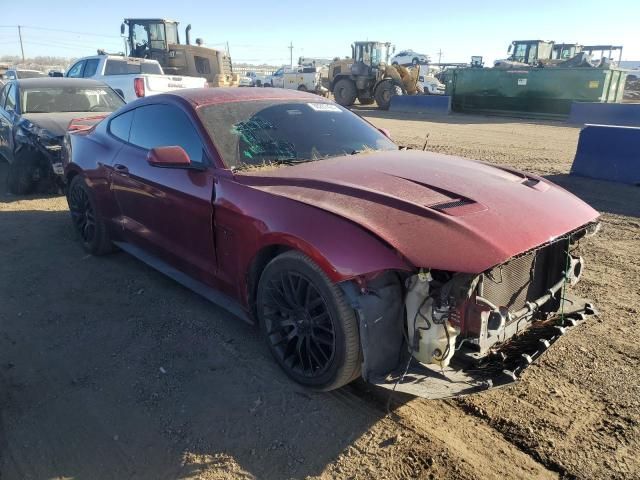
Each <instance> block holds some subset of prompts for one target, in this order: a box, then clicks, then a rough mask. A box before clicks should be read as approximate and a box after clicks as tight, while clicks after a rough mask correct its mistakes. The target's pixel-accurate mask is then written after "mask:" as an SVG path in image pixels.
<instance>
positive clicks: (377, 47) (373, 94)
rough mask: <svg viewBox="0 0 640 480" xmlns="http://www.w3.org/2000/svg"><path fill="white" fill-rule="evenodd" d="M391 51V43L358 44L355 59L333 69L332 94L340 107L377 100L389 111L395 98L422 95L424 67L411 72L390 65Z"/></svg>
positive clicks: (338, 61)
mask: <svg viewBox="0 0 640 480" xmlns="http://www.w3.org/2000/svg"><path fill="white" fill-rule="evenodd" d="M390 48H391V44H390V43H381V42H369V41H366V42H355V43H353V44H352V45H351V58H346V59H336V60H334V61H333V62H332V63H331V64H330V65H329V85H330V90H331V91H332V92H333V96H334V97H335V100H336V102H337V103H339V104H340V105H342V106H350V105H353V103H354V102H355V101H356V98H357V99H358V100H359V102H360V104H362V105H369V104H372V103H373V102H374V100H375V102H376V103H377V104H378V107H379V108H381V109H383V110H387V109H388V108H389V105H390V104H391V98H392V97H393V96H395V95H403V94H409V95H413V94H415V93H418V86H417V83H418V74H419V71H420V67H419V66H416V68H415V69H413V70H410V69H408V68H406V67H402V66H399V65H395V66H392V65H389V49H390ZM393 51H395V47H394V48H393Z"/></svg>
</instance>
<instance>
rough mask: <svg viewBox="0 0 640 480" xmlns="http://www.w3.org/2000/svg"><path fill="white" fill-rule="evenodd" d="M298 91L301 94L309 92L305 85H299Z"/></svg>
mask: <svg viewBox="0 0 640 480" xmlns="http://www.w3.org/2000/svg"><path fill="white" fill-rule="evenodd" d="M298 91H300V92H308V91H309V90H307V87H306V86H304V85H298Z"/></svg>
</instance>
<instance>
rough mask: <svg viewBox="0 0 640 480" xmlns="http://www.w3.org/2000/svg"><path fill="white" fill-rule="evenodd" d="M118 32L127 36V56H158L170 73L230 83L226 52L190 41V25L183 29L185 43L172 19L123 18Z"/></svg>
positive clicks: (223, 84)
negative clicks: (182, 42)
mask: <svg viewBox="0 0 640 480" xmlns="http://www.w3.org/2000/svg"><path fill="white" fill-rule="evenodd" d="M127 27H128V31H126V30H127ZM120 33H121V34H122V35H123V36H124V37H125V39H126V42H127V46H128V49H129V54H130V56H132V57H136V58H149V59H152V60H157V61H158V63H159V64H160V65H161V66H162V68H163V69H164V71H165V73H167V74H169V75H184V76H191V77H205V78H206V79H207V82H208V83H209V84H210V85H211V86H214V87H218V86H228V85H231V84H232V83H233V71H232V68H231V58H230V57H229V55H228V54H227V53H226V52H224V51H222V50H216V49H213V48H208V47H205V46H203V45H204V44H203V41H202V40H201V39H196V45H191V36H190V33H191V25H187V28H186V29H185V42H186V45H185V44H181V43H180V36H179V33H178V22H175V21H173V20H165V19H162V18H125V19H124V23H123V24H122V25H121V26H120Z"/></svg>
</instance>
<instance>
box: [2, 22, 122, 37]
mask: <svg viewBox="0 0 640 480" xmlns="http://www.w3.org/2000/svg"><path fill="white" fill-rule="evenodd" d="M19 26H20V27H22V28H28V29H31V30H44V31H47V32H61V33H70V34H73V35H87V36H90V37H105V38H118V39H119V38H120V36H119V35H105V34H103V33H88V32H76V31H73V30H63V29H60V28H48V27H34V26H30V25H0V28H18V27H19Z"/></svg>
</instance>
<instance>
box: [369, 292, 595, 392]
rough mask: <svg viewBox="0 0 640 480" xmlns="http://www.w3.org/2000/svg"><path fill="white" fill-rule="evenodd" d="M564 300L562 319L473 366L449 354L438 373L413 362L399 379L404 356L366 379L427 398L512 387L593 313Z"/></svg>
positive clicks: (584, 304)
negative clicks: (388, 369) (390, 368)
mask: <svg viewBox="0 0 640 480" xmlns="http://www.w3.org/2000/svg"><path fill="white" fill-rule="evenodd" d="M564 301H565V311H564V314H563V315H562V317H559V316H556V317H555V318H552V319H550V320H545V321H538V322H534V323H533V324H532V325H531V327H530V328H528V329H527V330H525V331H524V332H522V333H520V334H518V335H516V336H514V337H512V338H511V339H510V340H509V341H508V342H506V343H504V344H503V345H501V346H497V347H496V348H495V350H494V351H493V352H492V354H491V355H489V356H488V357H486V359H484V360H480V361H477V362H474V361H471V356H469V355H454V357H453V359H452V360H451V364H450V365H449V366H448V367H446V368H444V369H440V368H439V367H436V366H426V365H423V364H420V363H418V362H417V361H416V360H415V359H412V360H411V363H410V366H409V369H408V370H407V372H406V374H405V375H404V377H403V373H404V370H405V367H406V365H407V363H408V362H409V357H408V355H409V354H408V352H407V353H406V354H405V357H404V358H403V359H401V361H400V362H399V363H398V366H397V367H396V368H395V369H394V370H393V371H392V372H391V373H389V374H388V375H386V376H384V377H370V378H368V381H369V383H372V384H374V385H377V386H379V387H382V388H386V389H389V390H394V389H395V390H396V391H399V392H404V393H408V394H411V395H415V396H418V397H424V398H428V399H439V398H448V397H457V396H463V395H469V394H472V393H477V392H481V391H484V390H489V389H491V388H498V387H504V386H507V385H510V384H513V383H515V382H517V381H518V380H519V379H520V378H521V377H522V373H523V372H524V371H525V370H526V369H527V368H528V367H529V366H530V365H531V364H532V363H533V362H535V361H536V360H537V359H538V358H540V357H541V356H542V354H544V353H545V352H546V351H547V349H548V348H549V347H551V345H553V344H554V343H555V342H556V341H558V340H559V339H560V338H561V337H562V336H563V335H564V334H565V333H566V332H567V331H569V330H570V329H572V328H573V327H575V326H577V325H579V324H581V323H582V322H584V321H585V320H586V319H587V318H588V317H589V316H590V315H596V314H597V312H596V310H595V308H594V307H593V304H592V303H591V302H590V301H588V300H585V299H581V298H579V297H576V296H574V295H571V294H568V293H566V294H565V299H564ZM461 348H464V344H463V345H461ZM460 353H462V352H460Z"/></svg>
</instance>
